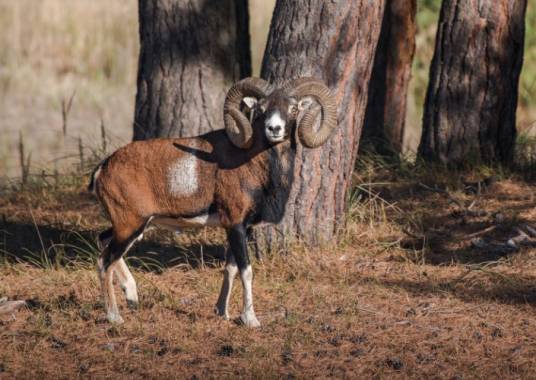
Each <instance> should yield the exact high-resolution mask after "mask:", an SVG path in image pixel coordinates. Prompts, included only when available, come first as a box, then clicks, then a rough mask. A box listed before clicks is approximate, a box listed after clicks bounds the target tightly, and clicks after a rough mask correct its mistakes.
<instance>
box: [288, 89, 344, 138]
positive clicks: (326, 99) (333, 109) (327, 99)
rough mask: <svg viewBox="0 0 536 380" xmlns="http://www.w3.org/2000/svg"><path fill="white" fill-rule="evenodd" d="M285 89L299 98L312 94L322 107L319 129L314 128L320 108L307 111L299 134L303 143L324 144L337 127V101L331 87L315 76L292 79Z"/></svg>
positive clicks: (299, 127) (300, 125)
mask: <svg viewBox="0 0 536 380" xmlns="http://www.w3.org/2000/svg"><path fill="white" fill-rule="evenodd" d="M285 89H287V91H289V93H290V95H291V96H295V97H297V98H298V100H299V99H301V98H303V97H305V96H311V97H313V98H315V100H316V101H317V102H318V103H319V104H320V106H321V108H322V121H321V123H320V128H319V129H318V131H316V132H315V131H314V130H313V126H314V122H315V120H316V118H317V116H318V114H319V110H313V109H309V110H306V111H305V114H304V115H303V116H302V118H301V120H300V123H299V125H298V136H299V138H300V141H301V142H302V144H303V145H305V146H306V147H308V148H317V147H319V146H320V145H322V144H324V143H325V142H326V141H327V139H328V138H329V136H330V135H331V133H332V132H333V130H334V129H335V128H336V127H337V103H336V102H335V98H334V97H333V95H332V94H331V92H330V90H329V88H328V87H327V86H326V85H325V84H324V83H323V82H322V81H320V80H318V79H314V78H299V79H294V80H292V81H290V82H289V83H288V84H287V85H286V86H285Z"/></svg>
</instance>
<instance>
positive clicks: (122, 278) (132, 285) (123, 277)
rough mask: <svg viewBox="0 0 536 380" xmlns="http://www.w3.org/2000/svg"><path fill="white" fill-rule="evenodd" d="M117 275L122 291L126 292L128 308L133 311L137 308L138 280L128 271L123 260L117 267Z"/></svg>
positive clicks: (120, 260)
mask: <svg viewBox="0 0 536 380" xmlns="http://www.w3.org/2000/svg"><path fill="white" fill-rule="evenodd" d="M115 274H116V275H117V278H118V279H119V283H120V286H121V289H123V292H125V297H126V299H127V305H128V307H130V308H132V309H135V308H137V306H138V290H137V288H136V280H134V277H133V276H132V273H131V272H130V270H129V269H128V266H127V263H125V260H123V258H121V259H119V260H118V261H117V264H116V265H115Z"/></svg>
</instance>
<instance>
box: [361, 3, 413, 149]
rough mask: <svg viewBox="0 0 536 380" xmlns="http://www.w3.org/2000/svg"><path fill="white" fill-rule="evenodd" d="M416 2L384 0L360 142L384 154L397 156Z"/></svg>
mask: <svg viewBox="0 0 536 380" xmlns="http://www.w3.org/2000/svg"><path fill="white" fill-rule="evenodd" d="M416 3H417V1H416V0H386V5H385V12H384V16H383V24H382V31H381V33H380V39H379V41H378V48H377V49H376V56H375V58H374V68H373V70H372V77H371V79H370V84H369V101H368V105H367V111H366V114H365V124H364V126H363V139H366V140H368V141H370V142H371V143H372V144H373V146H374V147H375V148H376V150H377V151H378V152H380V153H383V154H388V153H400V152H401V151H402V145H403V142H404V127H405V121H406V103H407V93H408V86H409V81H410V79H411V65H412V63H413V56H414V54H415V35H416V32H417V25H416V23H415V15H416V12H417V4H416Z"/></svg>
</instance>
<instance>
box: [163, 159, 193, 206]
mask: <svg viewBox="0 0 536 380" xmlns="http://www.w3.org/2000/svg"><path fill="white" fill-rule="evenodd" d="M168 181H169V191H170V192H171V194H173V195H177V196H187V195H193V194H195V192H196V191H197V188H198V186H199V184H198V181H197V158H196V157H195V156H193V155H191V154H188V155H186V156H185V157H181V158H179V159H178V160H177V161H175V162H174V163H173V165H171V167H170V168H169V171H168Z"/></svg>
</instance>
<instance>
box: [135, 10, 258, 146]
mask: <svg viewBox="0 0 536 380" xmlns="http://www.w3.org/2000/svg"><path fill="white" fill-rule="evenodd" d="M247 7H248V2H247V0H139V22H140V57H139V64H138V92H137V94H136V108H135V117H134V140H141V139H147V138H152V137H188V136H195V135H199V134H201V133H205V132H208V131H211V130H214V129H220V128H223V113H222V105H223V101H224V99H225V93H226V91H227V89H228V88H229V87H230V86H231V85H232V84H233V83H234V82H235V81H237V80H238V79H240V78H242V77H245V76H249V75H250V73H251V64H250V48H249V28H248V22H249V20H248V8H247Z"/></svg>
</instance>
